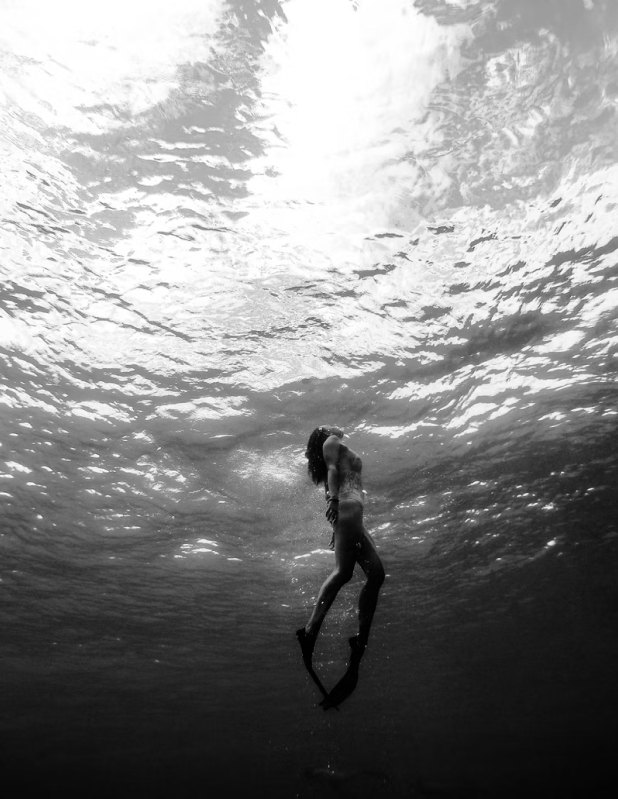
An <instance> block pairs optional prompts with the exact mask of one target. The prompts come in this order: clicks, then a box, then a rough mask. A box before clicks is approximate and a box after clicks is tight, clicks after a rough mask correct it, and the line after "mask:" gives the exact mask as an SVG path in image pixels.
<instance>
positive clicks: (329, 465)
mask: <svg viewBox="0 0 618 799" xmlns="http://www.w3.org/2000/svg"><path fill="white" fill-rule="evenodd" d="M340 447H341V443H340V441H339V439H338V438H337V436H330V437H329V438H327V439H326V441H325V442H324V446H323V448H322V452H323V453H324V460H325V462H326V469H327V474H326V485H327V498H328V508H327V509H326V518H327V519H328V521H329V522H331V523H332V524H334V523H335V522H336V521H337V516H338V503H339V469H338V466H339V448H340Z"/></svg>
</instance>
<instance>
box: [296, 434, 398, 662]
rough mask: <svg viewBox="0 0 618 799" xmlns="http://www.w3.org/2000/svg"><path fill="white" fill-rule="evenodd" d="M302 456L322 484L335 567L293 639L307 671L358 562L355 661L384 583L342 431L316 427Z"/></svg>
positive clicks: (356, 467)
mask: <svg viewBox="0 0 618 799" xmlns="http://www.w3.org/2000/svg"><path fill="white" fill-rule="evenodd" d="M305 457H306V458H307V460H308V465H307V470H308V472H309V476H310V477H311V479H312V480H313V482H314V483H315V484H316V485H320V484H323V485H324V490H325V492H326V502H327V507H326V518H327V519H328V521H329V522H330V523H331V524H332V526H333V540H332V542H331V547H334V550H335V568H334V570H333V571H332V573H331V574H330V575H329V577H328V578H327V579H326V581H325V583H324V584H323V585H322V588H321V589H320V593H319V594H318V598H317V601H316V604H315V607H314V609H313V612H312V614H311V617H310V618H309V621H308V622H307V624H306V625H305V627H301V628H300V630H297V632H296V635H297V637H298V640H299V642H300V647H301V650H302V655H303V660H304V662H305V665H306V666H308V667H311V661H312V657H313V649H314V647H315V642H316V639H317V636H318V633H319V631H320V627H321V626H322V622H323V621H324V618H325V616H326V614H327V613H328V610H329V608H330V606H331V605H332V604H333V602H334V600H335V597H336V596H337V594H338V593H339V590H340V589H341V588H342V587H343V586H344V585H345V584H346V583H347V582H348V581H349V580H350V579H351V577H352V574H353V573H354V567H355V565H356V564H357V563H358V564H359V565H360V567H361V568H362V570H363V571H364V572H365V575H366V576H367V582H366V583H365V585H364V586H363V588H362V591H361V593H360V596H359V599H358V634H357V635H355V636H353V637H352V638H350V647H351V649H352V657H353V658H354V659H357V660H360V658H361V657H362V656H363V654H364V652H365V649H366V647H367V642H368V640H369V630H370V629H371V622H372V619H373V615H374V613H375V609H376V605H377V603H378V594H379V592H380V586H381V585H382V583H383V582H384V568H383V566H382V561H381V560H380V557H379V555H378V552H377V550H376V546H375V544H374V542H373V539H372V538H371V536H370V535H369V533H368V532H367V530H366V529H365V527H364V524H363V510H364V492H363V484H362V476H361V475H362V465H363V464H362V461H361V459H360V457H359V456H358V455H357V454H356V453H355V452H353V451H352V450H351V449H349V448H348V447H347V446H346V445H345V444H344V443H343V431H342V430H341V428H340V427H337V426H336V425H323V426H322V427H316V429H315V430H314V431H313V432H312V433H311V435H310V436H309V441H308V442H307V450H306V452H305Z"/></svg>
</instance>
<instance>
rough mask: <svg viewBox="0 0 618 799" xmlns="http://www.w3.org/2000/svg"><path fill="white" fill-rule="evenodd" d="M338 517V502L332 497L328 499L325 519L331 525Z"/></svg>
mask: <svg viewBox="0 0 618 799" xmlns="http://www.w3.org/2000/svg"><path fill="white" fill-rule="evenodd" d="M338 516H339V500H338V499H335V498H333V497H329V498H328V507H327V508H326V518H327V519H328V521H329V522H330V523H331V524H335V523H336V521H337V517H338Z"/></svg>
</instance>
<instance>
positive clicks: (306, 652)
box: [296, 627, 318, 666]
mask: <svg viewBox="0 0 618 799" xmlns="http://www.w3.org/2000/svg"><path fill="white" fill-rule="evenodd" d="M296 637H297V638H298V642H299V643H300V649H301V652H302V653H303V661H304V662H305V665H307V666H311V659H312V657H313V648H314V646H315V641H316V638H317V637H318V636H317V634H314V635H311V634H310V633H308V632H307V631H306V630H305V628H304V627H301V628H300V630H296Z"/></svg>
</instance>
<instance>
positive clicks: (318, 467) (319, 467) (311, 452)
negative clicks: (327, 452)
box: [305, 427, 329, 486]
mask: <svg viewBox="0 0 618 799" xmlns="http://www.w3.org/2000/svg"><path fill="white" fill-rule="evenodd" d="M328 436H329V433H328V430H327V429H325V428H323V427H316V428H315V430H314V431H313V433H311V435H310V436H309V441H308V442H307V449H306V451H305V458H307V460H308V461H309V462H308V463H307V471H308V472H309V477H310V478H311V479H312V480H313V482H314V483H315V484H316V485H317V486H319V485H320V483H324V484H326V476H327V474H328V469H327V468H326V461H325V460H324V453H323V452H322V447H323V446H324V442H325V441H326V439H327V438H328Z"/></svg>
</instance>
